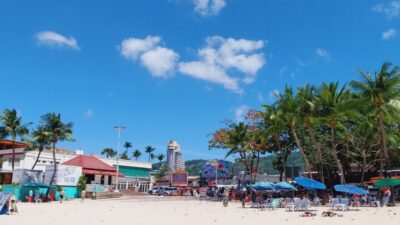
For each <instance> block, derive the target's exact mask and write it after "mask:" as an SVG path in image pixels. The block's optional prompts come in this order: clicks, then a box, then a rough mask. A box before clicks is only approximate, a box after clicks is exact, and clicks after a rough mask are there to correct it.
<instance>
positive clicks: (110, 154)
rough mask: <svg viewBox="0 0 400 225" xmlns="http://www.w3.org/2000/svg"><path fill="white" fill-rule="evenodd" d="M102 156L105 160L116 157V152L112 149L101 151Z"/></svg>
mask: <svg viewBox="0 0 400 225" xmlns="http://www.w3.org/2000/svg"><path fill="white" fill-rule="evenodd" d="M101 154H102V155H105V156H106V157H107V158H114V156H116V155H117V152H116V151H114V149H112V148H105V149H103V151H101Z"/></svg>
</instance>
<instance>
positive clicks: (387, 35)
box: [382, 28, 397, 40]
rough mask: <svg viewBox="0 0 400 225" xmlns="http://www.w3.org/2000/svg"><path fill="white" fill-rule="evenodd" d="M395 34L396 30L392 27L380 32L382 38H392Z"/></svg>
mask: <svg viewBox="0 0 400 225" xmlns="http://www.w3.org/2000/svg"><path fill="white" fill-rule="evenodd" d="M396 35H397V30H396V29H394V28H390V29H389V30H387V31H385V32H383V33H382V40H388V39H391V38H394V37H396Z"/></svg>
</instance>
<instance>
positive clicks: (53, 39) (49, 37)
mask: <svg viewBox="0 0 400 225" xmlns="http://www.w3.org/2000/svg"><path fill="white" fill-rule="evenodd" d="M35 38H36V40H37V43H38V44H40V45H46V46H49V47H58V48H61V47H68V48H72V49H75V50H79V49H80V47H79V46H78V42H77V41H76V39H75V38H74V37H72V36H71V37H69V38H68V37H65V36H64V35H62V34H59V33H56V32H53V31H41V32H38V33H37V34H35Z"/></svg>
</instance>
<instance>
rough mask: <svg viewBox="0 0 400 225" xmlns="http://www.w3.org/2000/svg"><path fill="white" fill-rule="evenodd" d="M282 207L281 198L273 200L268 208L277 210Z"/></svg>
mask: <svg viewBox="0 0 400 225" xmlns="http://www.w3.org/2000/svg"><path fill="white" fill-rule="evenodd" d="M280 205H281V200H280V199H279V198H275V199H273V200H272V202H271V203H269V205H268V208H269V209H276V208H278V207H279V206H280Z"/></svg>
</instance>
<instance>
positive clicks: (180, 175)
mask: <svg viewBox="0 0 400 225" xmlns="http://www.w3.org/2000/svg"><path fill="white" fill-rule="evenodd" d="M171 185H172V186H173V187H186V186H188V173H187V172H186V171H182V172H180V171H176V172H174V173H172V182H171Z"/></svg>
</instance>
